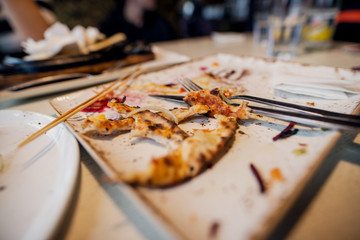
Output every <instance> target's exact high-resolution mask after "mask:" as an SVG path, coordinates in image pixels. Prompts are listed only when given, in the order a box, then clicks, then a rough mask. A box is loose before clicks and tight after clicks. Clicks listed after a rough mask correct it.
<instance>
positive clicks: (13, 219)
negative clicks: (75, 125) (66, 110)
mask: <svg viewBox="0 0 360 240" xmlns="http://www.w3.org/2000/svg"><path fill="white" fill-rule="evenodd" d="M52 120H53V118H51V117H48V116H45V115H41V114H38V113H33V112H23V111H17V110H3V111H0V139H1V141H0V154H1V158H2V160H1V166H2V167H1V170H0V215H1V216H2V217H1V218H0V238H1V239H50V238H51V237H52V235H53V234H54V232H55V230H56V228H57V226H58V224H59V223H60V221H61V219H62V217H63V216H64V213H65V212H66V209H67V206H68V203H69V201H70V199H71V197H72V194H73V191H74V189H75V185H76V180H77V176H78V173H79V149H78V144H77V142H76V140H75V138H74V137H73V136H72V135H71V133H70V132H69V131H68V130H67V129H66V127H65V126H64V125H63V124H62V125H59V126H57V127H55V128H53V129H51V130H50V131H48V132H47V133H46V134H44V135H42V136H40V137H39V138H37V139H35V140H34V141H32V142H30V143H29V144H27V145H25V146H24V147H23V148H21V149H19V150H17V151H15V149H16V148H17V145H18V144H19V143H20V142H21V141H23V140H25V138H26V137H27V136H29V135H30V134H32V133H33V132H35V131H37V130H38V129H40V128H42V127H43V126H45V125H46V124H48V123H49V122H50V121H52Z"/></svg>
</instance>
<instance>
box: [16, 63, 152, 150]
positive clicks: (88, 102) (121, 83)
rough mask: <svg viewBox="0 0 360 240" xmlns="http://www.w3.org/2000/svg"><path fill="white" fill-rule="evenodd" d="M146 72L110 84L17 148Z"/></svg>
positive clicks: (130, 74) (137, 72)
mask: <svg viewBox="0 0 360 240" xmlns="http://www.w3.org/2000/svg"><path fill="white" fill-rule="evenodd" d="M145 70H146V69H141V70H139V69H136V70H135V71H133V72H130V73H128V74H126V75H125V76H123V77H121V78H119V79H118V80H116V81H114V82H113V83H111V84H110V86H108V87H107V88H105V89H104V90H103V91H101V92H100V93H98V94H96V95H95V96H94V97H92V98H90V99H88V100H86V101H85V102H83V103H81V104H80V105H78V106H76V107H74V108H72V109H70V110H69V111H67V112H65V113H64V114H62V115H61V116H59V117H58V118H56V119H55V120H54V121H52V122H51V123H49V124H48V125H46V126H45V127H43V128H41V129H40V130H38V131H36V132H35V133H33V134H32V135H30V136H29V137H28V138H27V139H25V140H24V141H23V142H22V143H20V144H19V145H18V147H17V148H18V149H19V148H21V147H23V146H24V145H26V144H28V143H29V142H31V141H32V140H34V139H35V138H37V137H39V136H40V135H41V134H43V133H45V132H47V131H49V130H50V129H51V128H53V127H55V126H57V125H58V124H59V123H61V122H63V121H65V120H66V119H68V118H70V117H72V116H74V115H75V114H76V113H78V112H80V111H81V110H83V109H84V108H86V107H88V106H90V105H91V104H93V103H94V102H96V101H97V100H99V99H101V98H102V97H104V96H105V95H106V94H108V93H110V92H111V91H113V90H115V89H116V88H118V87H120V86H121V85H123V84H125V83H126V82H128V81H129V80H131V79H133V78H136V77H138V76H139V75H141V74H142V73H143V72H144V71H145Z"/></svg>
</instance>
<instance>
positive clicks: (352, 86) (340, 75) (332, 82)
mask: <svg viewBox="0 0 360 240" xmlns="http://www.w3.org/2000/svg"><path fill="white" fill-rule="evenodd" d="M272 83H273V88H274V90H277V91H282V92H286V93H292V94H296V95H303V96H308V97H316V98H322V99H329V100H343V99H348V98H349V97H351V96H353V95H357V94H358V93H359V92H360V74H356V73H354V72H351V71H350V70H345V69H336V68H330V67H319V66H308V67H307V69H304V68H303V67H302V68H299V67H298V68H297V66H296V65H295V64H294V65H292V66H291V67H288V66H285V65H283V64H281V63H280V64H277V66H276V67H275V70H274V72H273V76H272Z"/></svg>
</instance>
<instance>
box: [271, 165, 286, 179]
mask: <svg viewBox="0 0 360 240" xmlns="http://www.w3.org/2000/svg"><path fill="white" fill-rule="evenodd" d="M270 175H271V178H272V179H273V180H277V181H284V177H283V175H282V173H281V171H280V169H279V168H273V169H271V171H270Z"/></svg>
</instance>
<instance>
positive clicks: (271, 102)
mask: <svg viewBox="0 0 360 240" xmlns="http://www.w3.org/2000/svg"><path fill="white" fill-rule="evenodd" d="M229 99H242V100H247V101H251V102H256V103H261V104H266V105H269V106H274V107H279V108H285V109H289V110H293V111H299V112H309V113H316V114H320V115H322V116H323V117H327V116H331V117H333V118H338V119H340V120H352V119H353V120H357V121H360V116H358V115H351V114H344V113H337V112H331V111H327V110H322V109H317V108H312V107H308V106H302V105H297V104H292V103H287V102H280V101H276V100H272V99H266V98H260V97H254V96H247V95H236V96H232V97H229Z"/></svg>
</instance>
